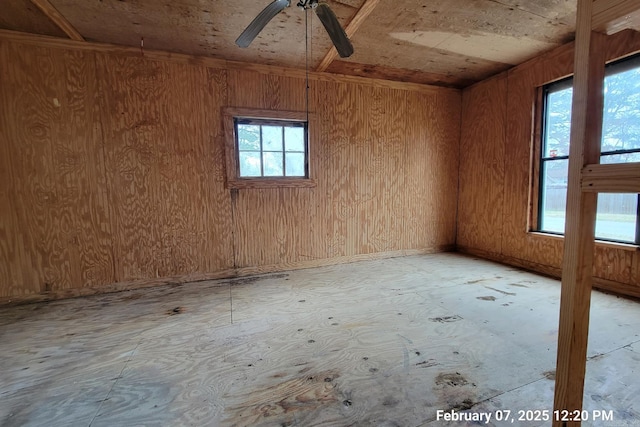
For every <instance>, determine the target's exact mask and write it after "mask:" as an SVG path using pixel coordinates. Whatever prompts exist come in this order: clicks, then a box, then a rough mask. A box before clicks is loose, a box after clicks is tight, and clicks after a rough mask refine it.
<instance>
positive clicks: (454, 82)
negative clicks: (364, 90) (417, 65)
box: [327, 61, 474, 89]
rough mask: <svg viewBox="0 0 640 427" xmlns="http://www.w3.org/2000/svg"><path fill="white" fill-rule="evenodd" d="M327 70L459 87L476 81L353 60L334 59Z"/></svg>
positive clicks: (344, 73) (352, 74)
mask: <svg viewBox="0 0 640 427" xmlns="http://www.w3.org/2000/svg"><path fill="white" fill-rule="evenodd" d="M327 71H328V72H330V73H336V74H343V75H350V76H360V77H366V78H375V79H383V80H395V81H400V82H412V83H419V84H424V85H434V86H441V87H451V88H458V89H460V88H464V87H467V86H469V85H471V84H472V83H474V81H473V80H470V79H465V78H462V77H459V76H457V75H444V74H435V73H429V72H425V71H417V70H408V69H405V68H395V67H385V66H382V65H369V64H360V63H356V62H353V61H333V62H332V63H331V65H330V66H329V67H328V68H327Z"/></svg>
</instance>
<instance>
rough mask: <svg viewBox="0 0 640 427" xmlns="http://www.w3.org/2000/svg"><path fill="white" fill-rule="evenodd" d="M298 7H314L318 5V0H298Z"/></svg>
mask: <svg viewBox="0 0 640 427" xmlns="http://www.w3.org/2000/svg"><path fill="white" fill-rule="evenodd" d="M298 7H299V8H301V9H315V8H316V7H318V0H299V1H298Z"/></svg>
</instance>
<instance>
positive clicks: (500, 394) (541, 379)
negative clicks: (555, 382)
mask: <svg viewBox="0 0 640 427" xmlns="http://www.w3.org/2000/svg"><path fill="white" fill-rule="evenodd" d="M543 380H547V381H548V379H547V378H538V379H537V380H533V381H529V382H528V383H526V384H522V385H519V386H518V387H514V388H512V389H509V390H505V391H503V392H501V393H498V394H496V395H494V396H491V397H487V398H486V399H482V400H480V401H478V402H474V404H473V406H472V407H471V408H469V409H470V410H471V409H473V408H474V407H476V406H477V405H480V404H482V403H485V402H488V401H490V400H492V399H495V398H496V397H500V396H502V395H503V394H507V393H511V392H512V391H516V390H519V389H521V388H522V387H527V386H529V385H531V384H534V383H537V382H539V381H543ZM436 420H437V418H429V419H427V420H425V421H424V422H422V423H421V424H419V425H418V426H417V427H421V426H425V425H427V424H428V423H431V422H433V421H436Z"/></svg>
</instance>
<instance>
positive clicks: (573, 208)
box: [553, 0, 606, 426]
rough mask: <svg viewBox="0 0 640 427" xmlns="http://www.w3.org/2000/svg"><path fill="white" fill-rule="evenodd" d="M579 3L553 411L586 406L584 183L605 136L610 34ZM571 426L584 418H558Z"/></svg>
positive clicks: (591, 202) (589, 247) (588, 206)
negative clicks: (586, 170)
mask: <svg viewBox="0 0 640 427" xmlns="http://www.w3.org/2000/svg"><path fill="white" fill-rule="evenodd" d="M578 1H579V2H578V17H577V22H576V43H575V63H574V70H575V73H574V79H573V107H572V117H571V148H570V153H569V178H568V191H567V216H566V225H565V238H564V259H563V268H562V292H561V299H560V326H559V330H558V358H557V367H556V385H555V401H554V411H562V410H569V411H574V410H582V397H583V392H584V376H585V369H586V363H587V360H586V358H587V341H588V335H589V306H590V303H591V285H592V283H591V282H592V274H593V272H592V269H593V266H592V265H593V251H594V240H595V237H594V234H595V221H596V205H597V197H598V194H597V193H585V192H582V190H581V185H580V182H581V179H582V168H583V167H584V166H585V165H587V164H596V163H599V162H600V144H601V138H602V110H603V81H604V66H605V40H606V36H605V35H604V34H600V33H595V32H592V31H591V15H592V6H593V4H592V0H578ZM567 424H575V425H580V422H575V423H566V422H565V421H563V420H562V419H555V417H554V422H553V425H554V426H564V425H567Z"/></svg>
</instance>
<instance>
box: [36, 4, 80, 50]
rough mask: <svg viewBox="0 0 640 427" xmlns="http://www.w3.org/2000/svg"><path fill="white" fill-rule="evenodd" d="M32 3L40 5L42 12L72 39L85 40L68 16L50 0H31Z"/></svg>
mask: <svg viewBox="0 0 640 427" xmlns="http://www.w3.org/2000/svg"><path fill="white" fill-rule="evenodd" d="M31 3H33V4H35V5H36V6H38V8H39V9H40V10H41V11H42V13H44V14H45V15H46V17H47V18H49V19H50V20H51V21H52V22H53V23H54V24H56V25H57V26H58V27H59V28H60V29H61V30H62V31H64V33H65V34H66V35H67V36H68V37H69V38H70V39H71V40H76V41H84V37H82V35H81V34H80V33H79V32H78V30H76V29H75V28H74V26H73V25H71V23H70V22H69V21H67V18H65V17H64V16H63V15H62V14H61V13H60V12H58V9H56V8H55V7H53V5H52V4H51V3H50V2H49V0H31Z"/></svg>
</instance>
